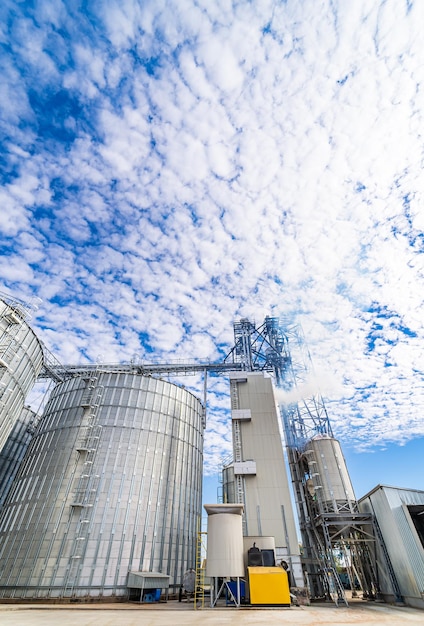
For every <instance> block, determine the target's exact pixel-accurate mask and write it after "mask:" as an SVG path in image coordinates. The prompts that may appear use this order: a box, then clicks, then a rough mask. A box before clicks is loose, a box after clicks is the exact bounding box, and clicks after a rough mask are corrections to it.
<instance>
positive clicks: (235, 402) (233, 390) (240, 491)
mask: <svg viewBox="0 0 424 626" xmlns="http://www.w3.org/2000/svg"><path fill="white" fill-rule="evenodd" d="M230 395H231V409H232V410H234V411H235V410H237V409H238V408H239V395H238V386H237V382H235V381H231V383H230ZM232 422H233V449H234V461H235V462H237V463H238V462H240V461H242V460H243V451H242V443H241V431H240V420H237V419H233V420H232ZM235 482H236V499H237V504H244V503H245V502H244V500H245V496H244V477H243V476H242V475H241V474H237V475H236V476H235ZM242 524H243V535H247V521H246V515H245V513H243V521H242Z"/></svg>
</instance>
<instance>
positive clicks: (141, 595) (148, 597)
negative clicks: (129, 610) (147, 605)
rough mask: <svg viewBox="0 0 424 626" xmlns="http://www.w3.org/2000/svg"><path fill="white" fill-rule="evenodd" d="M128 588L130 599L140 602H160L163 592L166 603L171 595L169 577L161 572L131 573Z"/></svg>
mask: <svg viewBox="0 0 424 626" xmlns="http://www.w3.org/2000/svg"><path fill="white" fill-rule="evenodd" d="M127 587H128V589H129V592H130V598H132V599H138V600H139V601H140V602H158V601H159V598H160V596H161V592H162V590H164V591H165V601H168V595H169V575H168V574H161V573H160V572H129V573H128V583H127Z"/></svg>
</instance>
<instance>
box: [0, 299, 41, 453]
mask: <svg viewBox="0 0 424 626" xmlns="http://www.w3.org/2000/svg"><path fill="white" fill-rule="evenodd" d="M28 314H29V307H26V306H25V305H23V304H22V303H20V302H18V301H15V300H12V299H10V298H6V297H3V296H2V295H1V294H0V450H1V449H2V448H3V446H4V444H5V443H6V440H7V438H8V436H9V434H10V433H11V431H12V428H13V426H14V424H15V423H16V421H17V420H18V418H19V416H20V414H21V411H22V409H23V407H24V403H25V398H26V396H27V394H28V393H29V391H31V389H32V387H33V385H34V383H35V381H36V379H37V376H38V374H39V373H40V371H41V367H42V365H43V349H42V346H41V343H40V341H39V340H38V339H37V337H36V335H35V333H34V332H33V330H32V329H31V328H30V327H29V326H28V323H27V321H26V320H27V319H28Z"/></svg>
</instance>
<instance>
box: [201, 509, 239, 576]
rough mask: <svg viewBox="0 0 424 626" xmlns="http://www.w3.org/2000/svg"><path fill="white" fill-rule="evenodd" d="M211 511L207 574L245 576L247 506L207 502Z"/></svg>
mask: <svg viewBox="0 0 424 626" xmlns="http://www.w3.org/2000/svg"><path fill="white" fill-rule="evenodd" d="M204 508H205V510H206V513H207V514H208V545H207V556H206V576H210V577H211V578H219V577H224V578H231V577H240V576H244V563H243V551H244V548H243V523H242V515H243V505H242V504H205V505H204Z"/></svg>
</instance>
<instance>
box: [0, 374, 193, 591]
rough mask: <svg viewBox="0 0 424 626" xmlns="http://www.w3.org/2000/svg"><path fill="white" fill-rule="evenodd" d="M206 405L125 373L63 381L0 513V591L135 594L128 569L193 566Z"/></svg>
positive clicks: (175, 576)
mask: <svg viewBox="0 0 424 626" xmlns="http://www.w3.org/2000/svg"><path fill="white" fill-rule="evenodd" d="M202 413H203V407H202V405H201V402H200V401H199V400H198V399H197V398H196V397H195V396H194V395H193V394H192V393H190V392H189V391H187V390H186V389H183V388H181V387H179V386H177V385H175V384H171V383H169V382H167V381H163V380H159V379H156V378H152V377H145V376H142V375H139V374H135V373H128V372H119V371H98V372H89V373H87V376H85V377H83V376H77V377H74V378H70V379H68V380H66V381H65V382H63V383H60V384H58V385H57V386H56V387H55V389H54V390H53V392H52V394H51V396H50V399H49V402H48V404H47V406H46V409H45V411H44V415H43V419H42V422H41V424H40V426H39V428H38V430H37V433H36V435H35V437H34V438H33V440H32V442H31V445H30V447H29V449H28V452H27V454H26V456H25V458H24V461H23V463H22V465H21V469H20V472H19V475H18V477H17V478H16V480H15V481H14V483H13V485H12V489H11V492H10V494H9V497H8V500H7V503H6V505H5V507H4V509H3V511H2V515H1V518H0V546H1V548H0V559H1V561H2V568H1V572H0V596H3V597H20V598H22V597H45V598H46V597H52V598H53V597H72V596H75V597H99V596H124V597H126V596H127V594H128V589H127V578H128V572H129V571H135V572H136V571H147V572H160V573H162V574H168V575H169V576H170V584H171V585H173V584H176V585H178V586H179V585H180V584H181V581H182V579H183V575H184V572H185V571H187V569H188V568H190V567H194V566H195V554H196V552H195V551H196V539H197V531H198V524H199V520H200V516H201V485H202V451H203V426H202Z"/></svg>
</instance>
